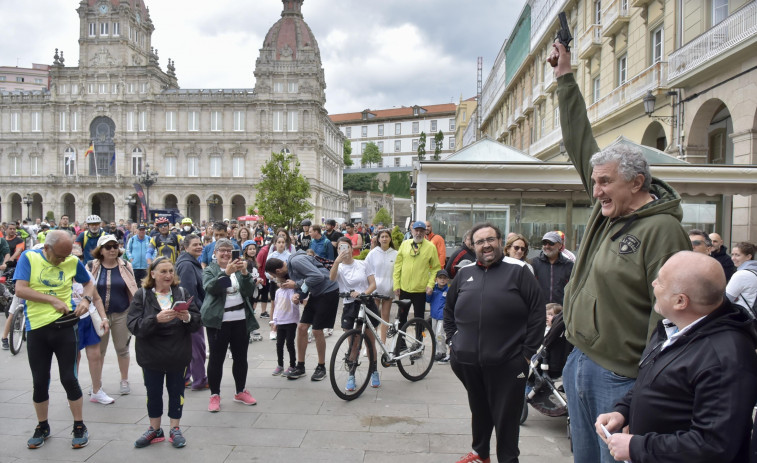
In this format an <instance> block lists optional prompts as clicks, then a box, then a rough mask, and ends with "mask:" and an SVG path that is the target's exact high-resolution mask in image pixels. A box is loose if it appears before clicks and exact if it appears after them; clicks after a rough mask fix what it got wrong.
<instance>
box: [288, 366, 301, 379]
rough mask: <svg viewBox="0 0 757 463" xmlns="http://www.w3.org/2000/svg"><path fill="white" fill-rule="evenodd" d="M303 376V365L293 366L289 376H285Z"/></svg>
mask: <svg viewBox="0 0 757 463" xmlns="http://www.w3.org/2000/svg"><path fill="white" fill-rule="evenodd" d="M303 376H305V367H299V366H298V367H294V370H293V371H292V372H291V373H289V376H287V379H298V378H302V377H303Z"/></svg>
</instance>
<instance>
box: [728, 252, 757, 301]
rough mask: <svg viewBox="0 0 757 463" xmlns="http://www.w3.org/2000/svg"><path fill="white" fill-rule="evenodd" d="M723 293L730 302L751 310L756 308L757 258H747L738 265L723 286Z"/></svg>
mask: <svg viewBox="0 0 757 463" xmlns="http://www.w3.org/2000/svg"><path fill="white" fill-rule="evenodd" d="M725 294H726V296H728V299H730V300H731V302H735V303H736V304H739V305H740V306H743V307H749V308H750V309H752V311H753V312H754V311H755V310H757V308H755V302H757V260H748V261H746V262H744V263H743V264H741V265H739V268H738V270H736V273H734V274H733V276H732V277H731V280H730V281H729V282H728V286H726V287H725Z"/></svg>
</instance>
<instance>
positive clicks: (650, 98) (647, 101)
mask: <svg viewBox="0 0 757 463" xmlns="http://www.w3.org/2000/svg"><path fill="white" fill-rule="evenodd" d="M668 95H670V96H675V95H678V93H677V92H676V91H674V90H671V91H669V92H668ZM656 100H657V98H656V97H655V96H654V95H653V94H652V90H647V94H646V95H644V98H642V100H641V101H643V102H644V113H646V115H647V116H649V117H651V118H652V119H655V120H658V121H660V122H662V123H665V124H668V125H671V126H672V125H676V117H675V116H653V115H652V113H653V112H654V105H655V101H656Z"/></svg>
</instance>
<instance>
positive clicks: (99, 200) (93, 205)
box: [89, 192, 116, 222]
mask: <svg viewBox="0 0 757 463" xmlns="http://www.w3.org/2000/svg"><path fill="white" fill-rule="evenodd" d="M89 214H96V215H99V216H100V218H101V219H103V220H104V221H106V222H110V221H111V220H116V200H115V198H114V197H113V195H112V194H110V193H104V192H99V193H93V194H92V195H91V196H90V200H89Z"/></svg>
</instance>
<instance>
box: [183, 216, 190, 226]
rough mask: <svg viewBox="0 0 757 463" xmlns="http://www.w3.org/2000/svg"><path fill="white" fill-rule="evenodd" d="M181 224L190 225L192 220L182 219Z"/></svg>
mask: <svg viewBox="0 0 757 463" xmlns="http://www.w3.org/2000/svg"><path fill="white" fill-rule="evenodd" d="M181 224H182V225H192V219H190V218H189V217H184V218H183V219H181Z"/></svg>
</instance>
